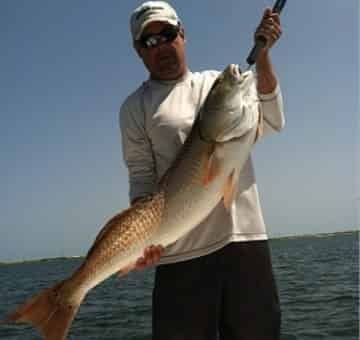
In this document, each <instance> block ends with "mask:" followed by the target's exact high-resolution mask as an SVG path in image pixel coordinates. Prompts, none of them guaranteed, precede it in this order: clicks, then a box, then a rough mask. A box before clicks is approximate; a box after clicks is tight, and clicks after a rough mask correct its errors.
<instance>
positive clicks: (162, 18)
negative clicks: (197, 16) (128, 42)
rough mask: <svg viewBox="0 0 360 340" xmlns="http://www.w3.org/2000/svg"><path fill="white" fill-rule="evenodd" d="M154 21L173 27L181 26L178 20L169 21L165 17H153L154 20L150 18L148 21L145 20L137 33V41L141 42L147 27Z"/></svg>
mask: <svg viewBox="0 0 360 340" xmlns="http://www.w3.org/2000/svg"><path fill="white" fill-rule="evenodd" d="M154 21H160V22H167V23H168V24H170V25H172V26H177V25H178V24H179V21H178V20H176V19H169V18H164V17H161V16H160V17H152V18H149V19H147V20H145V21H144V22H143V23H142V24H141V26H140V29H139V31H138V33H137V35H136V36H135V40H139V39H140V37H141V35H142V33H143V31H144V29H145V27H146V26H147V25H148V24H150V23H151V22H154Z"/></svg>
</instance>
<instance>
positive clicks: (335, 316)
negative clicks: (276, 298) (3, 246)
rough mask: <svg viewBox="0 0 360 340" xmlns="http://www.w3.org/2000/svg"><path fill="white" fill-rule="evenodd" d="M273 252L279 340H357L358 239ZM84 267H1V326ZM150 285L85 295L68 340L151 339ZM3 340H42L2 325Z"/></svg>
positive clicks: (309, 241)
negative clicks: (18, 307) (280, 313)
mask: <svg viewBox="0 0 360 340" xmlns="http://www.w3.org/2000/svg"><path fill="white" fill-rule="evenodd" d="M271 248H272V257H273V264H274V269H275V274H276V277H277V282H278V288H279V292H280V299H281V303H282V311H283V318H282V319H283V336H282V340H294V339H298V340H319V339H327V340H356V339H358V337H359V309H358V308H359V307H358V306H359V305H358V302H359V291H358V289H359V288H358V284H359V257H358V255H359V234H358V233H357V232H352V233H344V234H332V235H322V236H321V235H318V236H316V235H315V236H308V237H299V238H288V239H276V240H272V241H271ZM81 261H82V260H81V259H53V260H46V261H37V262H27V263H16V264H6V265H5V264H4V265H0V282H1V285H0V319H3V318H4V316H5V315H6V314H7V313H8V312H9V311H10V310H12V309H14V307H15V306H16V305H18V304H19V303H22V302H24V301H25V300H26V299H27V298H29V297H30V296H31V295H32V294H34V293H37V292H38V291H39V290H40V289H43V288H46V287H48V286H50V285H52V284H53V283H54V282H56V281H59V280H61V279H63V278H65V277H66V276H67V275H69V274H70V273H71V272H72V271H73V270H74V269H75V268H76V267H78V266H79V264H80V263H81ZM152 282H153V270H146V271H144V272H140V273H131V274H130V275H128V276H127V277H124V278H122V279H117V278H115V277H114V278H111V279H109V280H107V281H106V282H104V283H103V284H101V285H100V286H98V287H97V288H95V289H94V290H93V291H91V292H90V294H89V295H88V296H87V298H86V300H85V302H84V303H83V304H82V306H81V308H80V311H79V313H78V315H77V317H76V319H75V321H74V323H73V325H72V327H71V331H70V334H69V337H68V338H69V339H74V340H75V339H76V340H95V339H96V340H115V339H116V340H119V339H120V340H150V339H151V289H152ZM0 339H9V340H35V339H39V336H38V335H37V334H36V332H35V331H34V330H33V329H32V328H31V327H30V326H26V325H25V326H23V325H16V326H14V325H5V326H4V325H0ZM191 340H193V339H191Z"/></svg>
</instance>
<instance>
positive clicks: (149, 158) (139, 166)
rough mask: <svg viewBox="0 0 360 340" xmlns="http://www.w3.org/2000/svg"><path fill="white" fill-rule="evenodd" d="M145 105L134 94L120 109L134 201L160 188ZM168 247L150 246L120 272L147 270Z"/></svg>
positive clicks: (122, 135) (131, 198) (134, 202)
mask: <svg viewBox="0 0 360 340" xmlns="http://www.w3.org/2000/svg"><path fill="white" fill-rule="evenodd" d="M139 110H141V107H140V106H139V105H137V101H136V100H134V98H128V100H127V101H125V103H124V104H123V105H122V107H121V110H120V131H121V141H122V143H121V147H122V153H123V158H124V161H125V164H126V166H127V168H128V171H129V188H130V190H129V196H130V202H131V205H134V204H136V203H137V202H140V201H141V199H142V198H144V197H145V196H146V195H148V194H151V193H152V192H153V191H154V190H155V188H156V182H157V179H156V177H157V176H156V170H155V164H154V159H153V155H152V150H151V145H150V142H149V138H148V137H147V135H146V129H145V126H144V125H145V124H144V122H143V121H142V120H141V119H140V118H139V117H143V113H142V112H140V111H139ZM163 251H164V249H163V247H162V246H153V245H152V246H149V247H148V248H146V249H145V250H144V254H143V256H142V257H140V258H139V259H138V260H137V261H136V262H135V263H131V264H129V265H128V266H127V267H125V268H121V269H120V271H119V272H118V275H119V276H123V275H126V274H128V273H129V272H130V271H132V270H143V269H145V268H146V267H149V266H152V265H154V264H156V263H157V262H158V261H159V260H160V257H161V254H162V253H163Z"/></svg>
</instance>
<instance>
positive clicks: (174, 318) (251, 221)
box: [120, 1, 284, 340]
mask: <svg viewBox="0 0 360 340" xmlns="http://www.w3.org/2000/svg"><path fill="white" fill-rule="evenodd" d="M130 26H131V34H132V38H133V44H134V48H135V50H136V51H137V54H138V56H139V57H140V58H141V59H142V61H143V63H144V65H145V67H146V68H147V70H148V71H149V75H150V77H149V79H148V80H147V81H145V82H144V83H143V84H142V85H141V86H140V87H139V88H138V89H137V90H136V91H135V92H133V93H132V94H131V95H130V96H129V97H128V98H127V99H126V100H125V102H124V103H123V105H122V107H121V110H120V127H121V135H122V147H123V155H124V160H125V162H126V164H127V167H128V170H129V180H130V199H131V202H132V203H134V202H135V201H136V200H138V199H141V198H142V197H144V196H146V195H148V194H150V193H151V192H153V191H154V190H155V189H156V185H157V181H158V180H159V179H160V178H161V176H162V175H163V174H164V172H165V171H166V169H167V168H168V167H169V166H170V165H171V163H172V161H173V160H174V158H175V156H176V154H177V152H178V151H179V150H180V148H181V146H182V144H183V143H184V141H185V139H186V136H187V134H188V133H189V131H190V129H191V126H192V123H193V122H194V118H195V116H196V114H197V113H198V111H199V108H200V107H201V105H202V104H203V102H204V100H205V98H206V95H207V94H208V92H209V91H210V88H211V86H212V84H213V82H214V80H215V79H216V77H217V75H218V74H219V72H217V71H205V72H201V73H199V72H195V73H193V72H191V71H190V70H189V69H188V67H187V63H186V57H185V44H186V39H185V32H184V28H183V26H182V23H181V21H180V19H179V17H178V15H177V13H176V12H175V10H174V9H173V8H172V7H171V6H170V5H169V4H168V3H166V2H162V1H151V2H146V3H144V4H142V5H141V6H139V7H138V8H137V9H135V11H134V12H133V13H132V16H131V20H130ZM280 35H281V26H280V21H279V16H278V14H275V13H272V12H271V10H270V9H266V10H265V12H264V16H263V19H262V21H261V23H260V25H259V27H258V29H257V31H256V33H255V36H263V37H264V38H266V41H267V44H266V46H265V48H263V49H262V51H261V52H260V54H259V57H258V59H257V62H256V71H257V85H256V86H257V92H258V97H259V103H260V105H259V107H260V109H261V110H262V112H263V117H264V131H265V132H264V133H265V134H266V133H267V132H270V131H277V130H280V129H282V127H283V125H284V117H283V111H282V98H281V92H280V87H279V84H278V81H277V77H276V74H275V72H274V69H273V67H272V64H271V61H270V56H269V50H270V48H271V47H272V46H273V44H274V43H275V42H276V41H277V40H278V39H279V37H280ZM254 86H255V85H254ZM239 182H240V183H239V192H238V194H237V197H236V199H235V202H234V203H233V205H234V206H233V207H232V208H233V209H231V214H228V213H226V212H225V211H224V207H223V204H218V206H217V207H216V208H215V209H214V211H212V213H211V214H210V215H209V216H208V217H207V218H206V220H205V221H203V222H202V223H201V224H200V225H199V226H198V227H196V228H195V229H193V230H192V231H191V232H190V233H189V234H188V235H186V236H185V237H184V238H182V239H180V240H178V241H177V242H176V243H175V244H174V245H172V246H170V247H168V248H167V249H165V250H164V249H162V247H161V246H160V245H154V246H151V247H149V249H146V250H145V253H144V256H143V258H141V259H139V260H138V262H137V264H136V266H135V267H136V269H143V268H145V267H147V266H149V265H152V264H158V266H157V269H156V275H155V287H154V291H153V339H154V340H181V339H183V340H185V339H186V340H213V339H219V338H220V339H222V340H237V339H242V340H250V339H251V340H261V339H267V340H269V339H279V336H280V307H279V300H278V294H277V289H276V285H275V281H274V277H273V272H272V266H271V258H270V251H269V246H268V242H267V235H266V231H265V225H264V222H263V217H262V214H261V208H260V203H259V198H258V191H257V187H256V182H255V176H254V171H253V167H252V163H251V159H249V160H248V162H247V163H246V165H245V166H244V168H243V170H242V173H241V175H240V180H239Z"/></svg>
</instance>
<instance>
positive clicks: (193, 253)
mask: <svg viewBox="0 0 360 340" xmlns="http://www.w3.org/2000/svg"><path fill="white" fill-rule="evenodd" d="M267 239H268V236H267V234H231V235H228V236H227V237H225V238H223V239H222V240H220V241H218V242H215V243H213V244H210V245H207V246H206V247H203V248H198V249H193V250H190V251H186V252H183V253H177V254H173V255H166V256H162V257H161V259H160V261H159V263H158V265H163V264H171V263H176V262H182V261H188V260H192V259H194V258H197V257H201V256H205V255H209V254H211V253H213V252H215V251H217V250H219V249H221V248H223V247H224V246H226V245H227V244H229V243H230V242H246V241H264V240H267Z"/></svg>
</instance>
